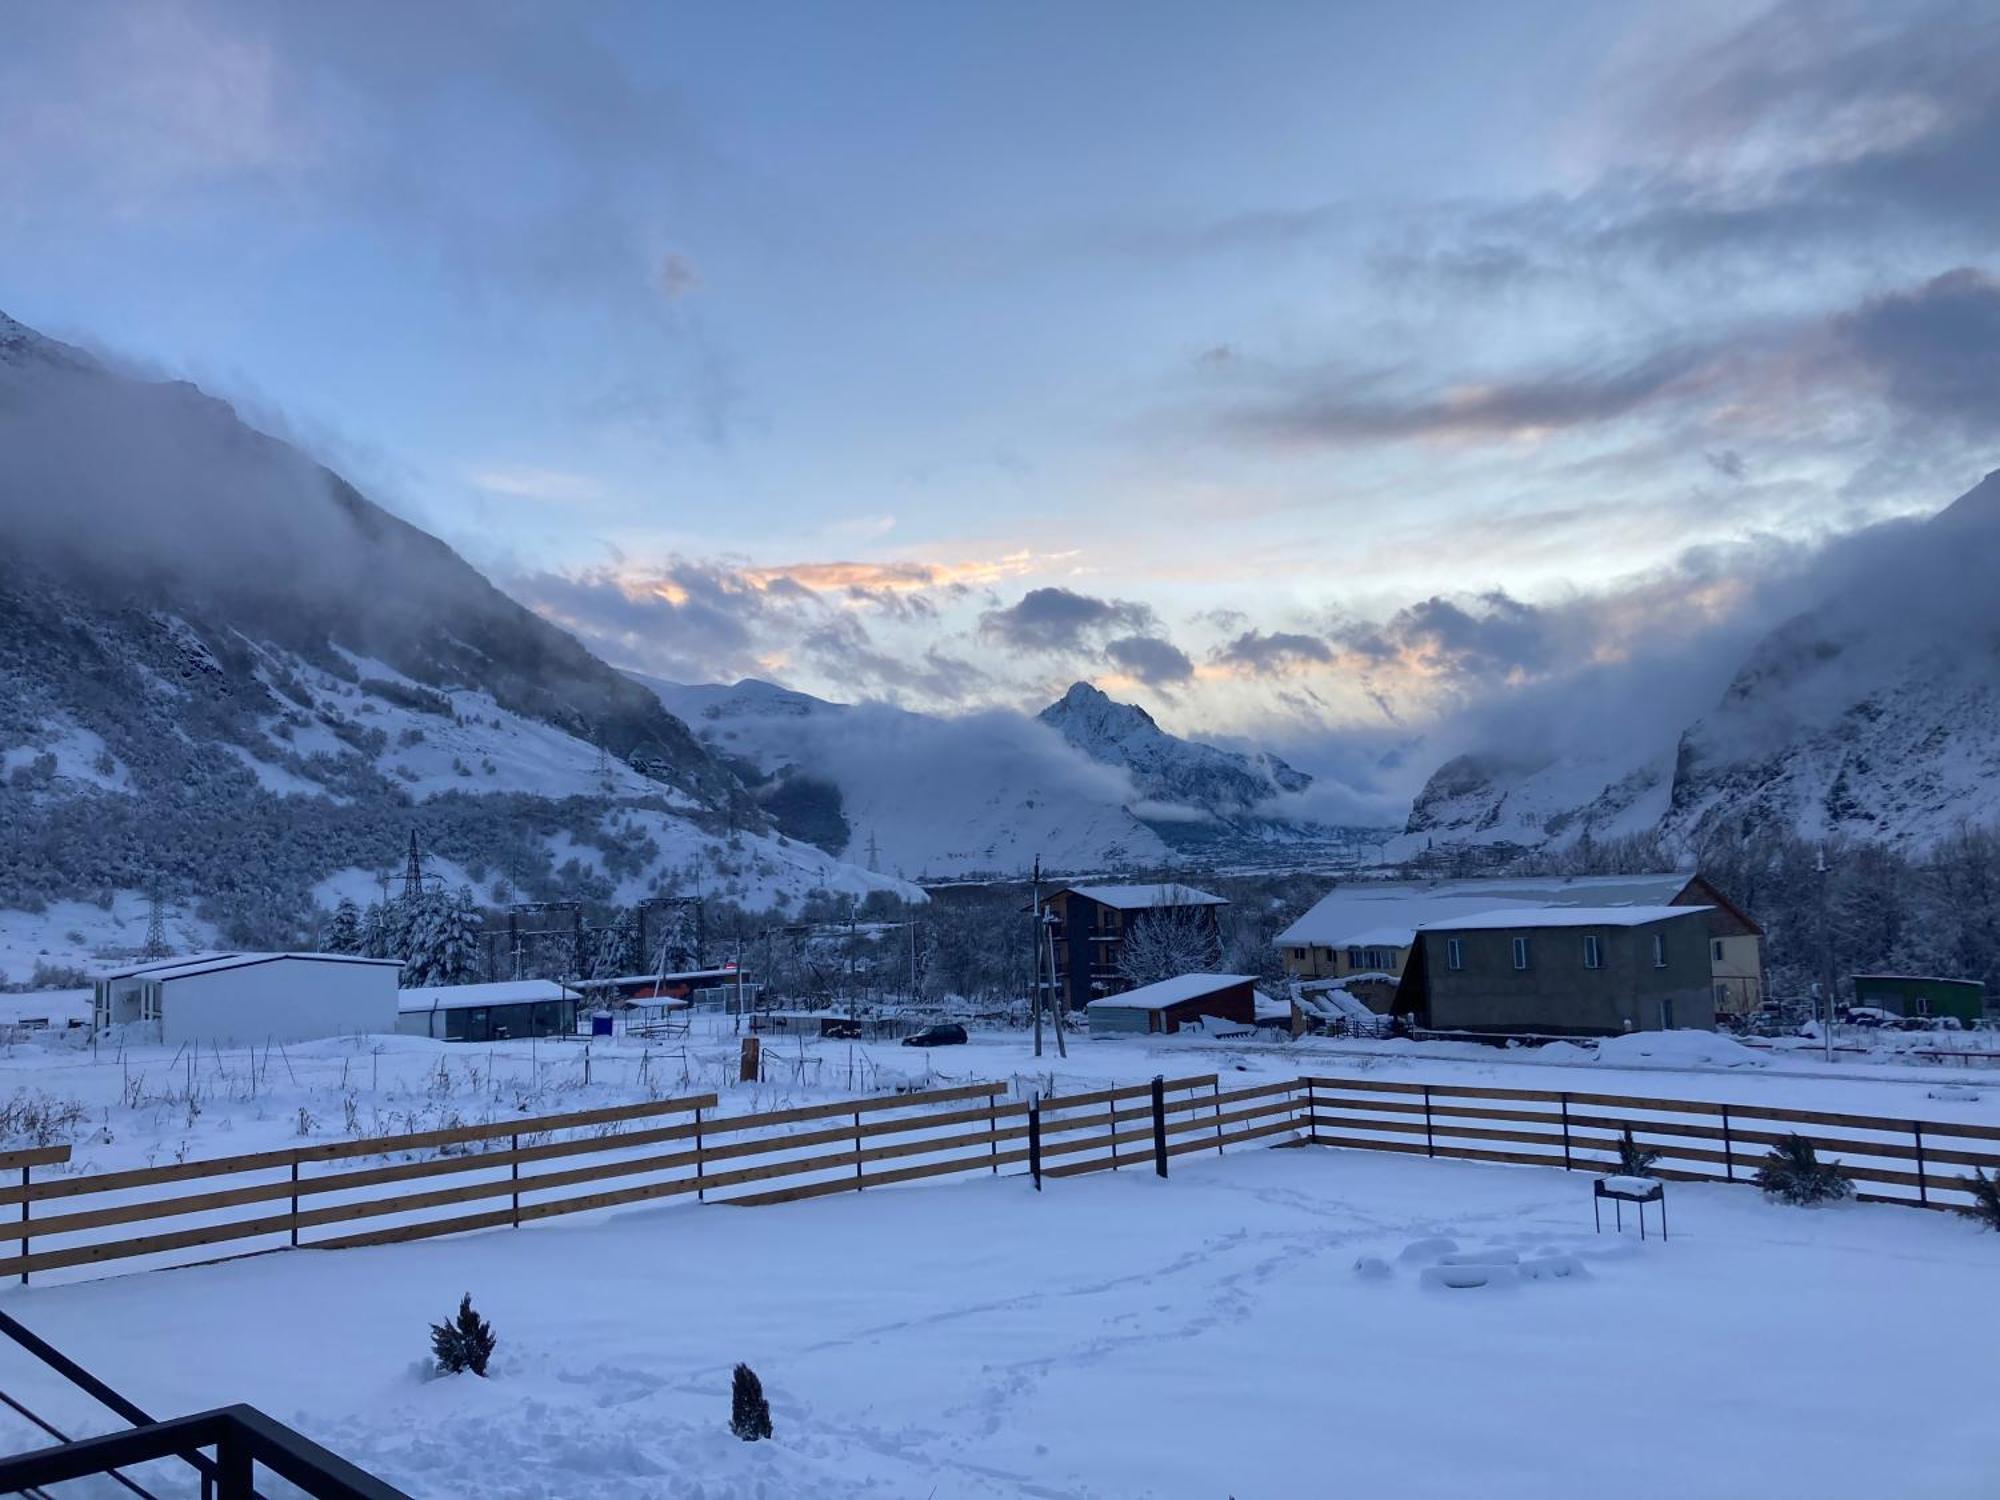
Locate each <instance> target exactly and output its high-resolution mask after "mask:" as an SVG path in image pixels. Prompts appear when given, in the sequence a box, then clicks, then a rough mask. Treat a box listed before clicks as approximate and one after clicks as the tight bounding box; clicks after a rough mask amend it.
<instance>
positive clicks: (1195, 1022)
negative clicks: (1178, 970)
mask: <svg viewBox="0 0 2000 1500" xmlns="http://www.w3.org/2000/svg"><path fill="white" fill-rule="evenodd" d="M1255 984H1256V976H1255V975H1251V974H1181V975H1177V976H1176V977H1174V978H1172V979H1162V980H1160V981H1158V982H1157V983H1155V984H1142V985H1140V986H1139V987H1138V988H1137V989H1135V990H1126V991H1125V992H1124V993H1123V994H1121V995H1105V996H1103V997H1102V998H1100V999H1096V1000H1093V1001H1091V1002H1090V1004H1089V1005H1087V1006H1085V1007H1084V1009H1085V1013H1086V1014H1087V1015H1088V1016H1089V1017H1090V1034H1091V1035H1092V1036H1143V1035H1148V1034H1150V1033H1153V1032H1165V1033H1169V1034H1171V1033H1173V1032H1176V1031H1179V1030H1180V1029H1181V1028H1182V1027H1183V1026H1194V1027H1199V1026H1200V1025H1201V1022H1202V1018H1203V1017H1204V1016H1213V1017H1215V1018H1216V1019H1217V1020H1222V1021H1235V1022H1238V1023H1240V1024H1241V1025H1242V1026H1243V1027H1244V1028H1245V1029H1248V1028H1250V1027H1253V1026H1255V1025H1256V1024H1257V993H1256V990H1255V988H1254V986H1255Z"/></svg>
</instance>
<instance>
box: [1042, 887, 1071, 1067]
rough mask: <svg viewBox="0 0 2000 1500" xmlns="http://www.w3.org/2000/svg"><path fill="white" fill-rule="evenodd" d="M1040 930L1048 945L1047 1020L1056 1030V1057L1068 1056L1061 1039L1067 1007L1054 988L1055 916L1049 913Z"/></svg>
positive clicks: (1065, 1044) (1067, 1044)
mask: <svg viewBox="0 0 2000 1500" xmlns="http://www.w3.org/2000/svg"><path fill="white" fill-rule="evenodd" d="M1041 928H1042V931H1043V933H1045V934H1046V935H1047V938H1048V945H1049V1020H1050V1021H1052V1022H1053V1023H1054V1024H1055V1028H1056V1055H1057V1056H1058V1057H1068V1056H1069V1043H1068V1042H1067V1041H1065V1040H1064V1038H1063V1012H1064V1011H1065V1010H1067V1009H1068V1008H1069V1007H1068V1006H1067V1005H1065V1004H1064V1003H1063V1001H1062V999H1061V998H1060V995H1061V992H1060V991H1059V990H1058V989H1057V988H1056V914H1055V913H1054V912H1050V913H1049V914H1048V916H1047V917H1046V918H1045V919H1044V920H1043V921H1042V923H1041Z"/></svg>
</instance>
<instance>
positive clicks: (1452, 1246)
mask: <svg viewBox="0 0 2000 1500" xmlns="http://www.w3.org/2000/svg"><path fill="white" fill-rule="evenodd" d="M1457 1250H1458V1241H1457V1240H1448V1239H1445V1238H1444V1237H1443V1236H1442V1235H1435V1236H1433V1237H1432V1238H1430V1239H1427V1240H1411V1241H1410V1243H1409V1244H1407V1245H1405V1246H1404V1247H1403V1251H1402V1254H1400V1255H1398V1256H1397V1257H1396V1259H1398V1260H1400V1261H1401V1262H1403V1264H1404V1265H1409V1264H1411V1263H1412V1262H1416V1261H1433V1260H1437V1259H1438V1258H1439V1257H1441V1256H1446V1255H1452V1254H1455V1253H1457Z"/></svg>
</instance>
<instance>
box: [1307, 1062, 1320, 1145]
mask: <svg viewBox="0 0 2000 1500" xmlns="http://www.w3.org/2000/svg"><path fill="white" fill-rule="evenodd" d="M1306 1139H1307V1140H1308V1141H1311V1142H1313V1143H1314V1144H1315V1145H1317V1144H1318V1142H1319V1100H1318V1099H1317V1098H1316V1097H1315V1096H1314V1094H1313V1081H1312V1080H1311V1079H1310V1078H1308V1079H1307V1080H1306Z"/></svg>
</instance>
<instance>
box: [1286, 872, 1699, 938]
mask: <svg viewBox="0 0 2000 1500" xmlns="http://www.w3.org/2000/svg"><path fill="white" fill-rule="evenodd" d="M1694 878H1695V877H1694V876H1693V874H1691V873H1673V874H1660V875H1542V876H1536V875H1525V876H1496V877H1493V878H1491V879H1484V880H1439V881H1431V882H1410V881H1389V880H1350V881H1345V882H1343V883H1341V884H1340V885H1337V886H1335V887H1334V888H1333V889H1332V890H1330V891H1328V892H1327V893H1326V895H1324V896H1322V897H1321V898H1320V899H1319V900H1318V901H1317V902H1315V903H1314V904H1313V906H1312V909H1311V910H1310V911H1308V912H1307V913H1306V914H1305V915H1304V916H1302V917H1300V918H1299V919H1298V920H1297V921H1296V922H1294V923H1292V925H1291V926H1289V927H1287V928H1286V929H1285V930H1284V931H1283V932H1281V933H1279V934H1278V938H1277V941H1278V944H1279V946H1280V947H1290V948H1303V947H1319V948H1365V947H1370V946H1373V947H1377V948H1407V947H1409V946H1410V944H1411V943H1413V942H1415V941H1416V929H1417V928H1419V927H1422V926H1425V925H1427V924H1433V923H1437V922H1441V921H1444V920H1445V919H1447V918H1450V917H1458V916H1469V915H1472V914H1474V913H1481V912H1490V911H1499V910H1502V909H1505V908H1513V909H1531V908H1535V907H1567V906H1588V907H1607V906H1666V905H1669V904H1671V903H1672V902H1673V901H1674V900H1675V899H1676V898H1678V897H1679V896H1680V894H1681V892H1682V891H1684V890H1686V889H1687V884H1688V882H1689V881H1690V880H1693V879H1694Z"/></svg>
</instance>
